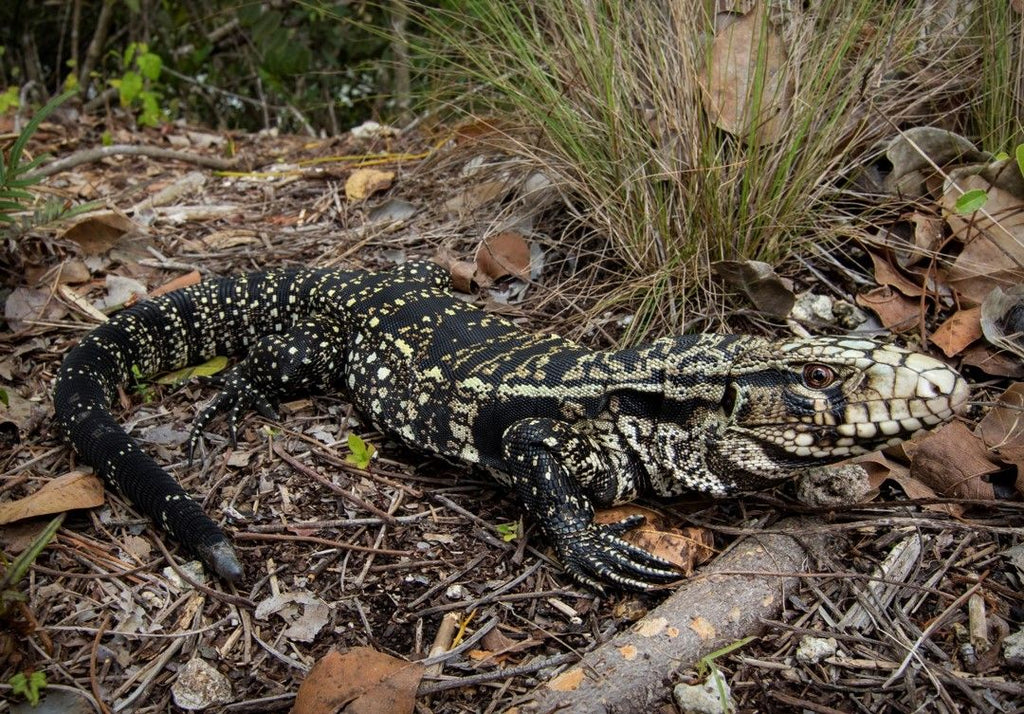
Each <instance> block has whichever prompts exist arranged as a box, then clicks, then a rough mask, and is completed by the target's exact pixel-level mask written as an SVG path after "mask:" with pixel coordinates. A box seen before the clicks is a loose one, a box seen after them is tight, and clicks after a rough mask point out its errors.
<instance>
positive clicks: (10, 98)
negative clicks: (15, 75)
mask: <svg viewBox="0 0 1024 714" xmlns="http://www.w3.org/2000/svg"><path fill="white" fill-rule="evenodd" d="M20 106H21V100H20V98H19V97H18V88H17V87H13V86H12V87H8V88H7V89H6V90H4V91H3V93H0V114H6V113H7V112H8V111H9V110H11V109H17V108H18V107H20Z"/></svg>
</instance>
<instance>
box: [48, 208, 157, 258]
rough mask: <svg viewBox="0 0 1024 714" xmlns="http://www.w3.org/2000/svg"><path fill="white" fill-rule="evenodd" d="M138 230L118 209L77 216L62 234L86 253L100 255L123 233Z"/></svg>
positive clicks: (115, 242) (113, 244) (111, 246)
mask: <svg viewBox="0 0 1024 714" xmlns="http://www.w3.org/2000/svg"><path fill="white" fill-rule="evenodd" d="M137 230H139V226H137V225H136V224H135V223H134V222H133V221H132V219H130V218H129V217H128V216H126V215H124V214H123V213H121V212H120V211H110V210H102V211H96V212H93V213H85V214H82V215H81V216H79V217H78V218H77V219H76V220H75V222H74V223H73V224H71V225H70V226H69V227H68V228H67V229H66V230H65V231H64V233H63V234H62V237H63V238H69V239H70V240H73V241H75V242H76V243H78V245H80V246H81V247H82V250H83V251H84V252H85V254H86V255H100V254H101V253H106V252H107V251H108V250H110V249H111V248H113V247H114V246H115V245H116V244H117V241H118V239H119V238H121V236H123V235H124V234H125V233H131V232H134V231H137Z"/></svg>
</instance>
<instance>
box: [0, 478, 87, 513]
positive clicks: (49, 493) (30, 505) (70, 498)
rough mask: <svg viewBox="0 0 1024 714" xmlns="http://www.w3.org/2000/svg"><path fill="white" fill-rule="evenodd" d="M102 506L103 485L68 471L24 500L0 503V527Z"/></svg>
mask: <svg viewBox="0 0 1024 714" xmlns="http://www.w3.org/2000/svg"><path fill="white" fill-rule="evenodd" d="M101 505H103V483H102V482H101V481H100V479H99V477H97V476H96V475H95V474H92V473H83V472H82V471H72V472H70V473H66V474H64V475H63V476H59V477H58V478H55V479H53V480H52V481H48V482H47V483H46V484H45V485H44V486H43V487H42V488H40V489H39V490H38V491H35V492H34V493H30V494H29V495H28V496H25V497H24V498H19V499H18V500H17V501H10V502H8V503H0V524H6V523H12V522H14V521H20V520H22V519H25V518H35V517H36V516H46V515H49V514H51V513H63V512H65V511H73V510H75V509H78V508H95V507H96V506H101Z"/></svg>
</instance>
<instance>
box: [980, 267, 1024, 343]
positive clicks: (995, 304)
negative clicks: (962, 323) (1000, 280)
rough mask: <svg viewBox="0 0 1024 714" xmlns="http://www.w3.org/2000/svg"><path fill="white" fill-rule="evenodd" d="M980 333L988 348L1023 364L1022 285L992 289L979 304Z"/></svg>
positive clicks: (1023, 319)
mask: <svg viewBox="0 0 1024 714" xmlns="http://www.w3.org/2000/svg"><path fill="white" fill-rule="evenodd" d="M981 332H982V334H984V335H985V339H986V340H988V342H989V344H991V345H993V346H995V347H998V348H999V349H1001V350H1005V351H1006V352H1010V353H1012V354H1015V355H1017V356H1018V357H1020V358H1021V360H1022V361H1024V283H1021V284H1020V285H1014V286H1013V287H1011V288H1007V289H1006V290H1003V288H1001V287H999V286H996V287H994V288H992V292H990V293H989V294H988V295H986V296H985V300H984V301H983V302H982V303H981Z"/></svg>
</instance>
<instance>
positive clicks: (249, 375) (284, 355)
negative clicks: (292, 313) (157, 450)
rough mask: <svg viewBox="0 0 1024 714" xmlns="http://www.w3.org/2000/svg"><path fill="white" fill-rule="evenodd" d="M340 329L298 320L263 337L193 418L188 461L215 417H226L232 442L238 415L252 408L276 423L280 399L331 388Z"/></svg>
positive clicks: (338, 365) (339, 358)
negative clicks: (285, 328)
mask: <svg viewBox="0 0 1024 714" xmlns="http://www.w3.org/2000/svg"><path fill="white" fill-rule="evenodd" d="M344 345H345V340H344V335H343V330H342V326H341V325H340V324H339V323H338V322H336V321H334V320H331V319H329V318H326V317H315V318H309V319H305V320H300V321H299V322H296V323H295V324H294V325H292V326H291V327H290V328H289V329H288V330H286V331H284V332H282V333H278V334H270V335H264V336H263V337H261V338H260V339H259V340H258V341H257V342H256V343H255V344H254V345H253V346H252V348H250V350H249V353H248V354H247V355H246V357H245V359H243V360H242V361H241V362H239V363H238V364H236V365H235V366H233V367H231V368H230V369H228V370H227V371H226V372H225V373H224V374H223V375H221V376H218V377H217V378H215V379H214V380H212V381H214V382H215V383H216V384H218V385H219V386H220V387H221V391H220V393H219V394H217V396H216V397H214V398H213V400H212V401H211V402H210V403H209V404H208V405H207V406H206V407H204V408H203V409H202V410H201V411H200V412H199V414H198V416H196V419H195V421H194V422H193V424H192V431H191V434H190V435H189V441H188V459H189V462H190V463H191V461H192V457H193V455H194V454H195V453H196V449H197V447H198V446H199V444H200V441H201V440H202V433H203V431H204V430H205V429H206V427H207V426H208V425H209V424H210V422H212V421H213V420H214V419H215V418H216V417H217V416H218V415H220V414H226V415H227V422H228V430H229V434H230V437H231V443H232V444H234V443H235V442H236V439H237V433H238V422H239V419H240V418H241V417H242V415H243V414H244V413H245V412H247V411H250V410H255V411H256V412H258V413H259V414H260V415H262V416H264V417H266V418H267V419H271V420H275V421H276V420H277V418H278V416H277V409H276V405H277V402H278V401H279V400H280V399H281V398H282V397H291V396H296V395H300V394H308V393H309V392H313V391H318V390H323V389H326V388H328V387H330V386H332V385H333V384H335V383H336V382H337V381H338V379H339V376H340V375H341V374H342V372H343V371H344V367H345V352H344Z"/></svg>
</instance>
